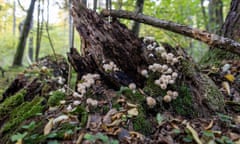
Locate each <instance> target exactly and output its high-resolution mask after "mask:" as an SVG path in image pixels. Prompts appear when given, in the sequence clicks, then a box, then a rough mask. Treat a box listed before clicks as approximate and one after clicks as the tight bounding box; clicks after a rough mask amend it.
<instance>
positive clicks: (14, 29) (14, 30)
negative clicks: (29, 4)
mask: <svg viewBox="0 0 240 144" xmlns="http://www.w3.org/2000/svg"><path fill="white" fill-rule="evenodd" d="M15 33H16V1H15V0H13V35H15Z"/></svg>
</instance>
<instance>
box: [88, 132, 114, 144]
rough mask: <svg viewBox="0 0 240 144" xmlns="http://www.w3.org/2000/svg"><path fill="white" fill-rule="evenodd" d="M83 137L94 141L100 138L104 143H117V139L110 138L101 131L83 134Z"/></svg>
mask: <svg viewBox="0 0 240 144" xmlns="http://www.w3.org/2000/svg"><path fill="white" fill-rule="evenodd" d="M84 139H86V140H88V141H90V142H93V143H95V142H96V141H97V140H100V141H101V142H103V143H104V144H118V143H119V142H118V141H117V140H113V139H110V138H109V137H108V136H106V135H104V134H103V133H97V134H96V135H92V134H88V133H87V134H85V135H84Z"/></svg>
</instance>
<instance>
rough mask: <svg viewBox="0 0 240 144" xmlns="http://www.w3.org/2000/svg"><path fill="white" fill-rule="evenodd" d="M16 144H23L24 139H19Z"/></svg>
mask: <svg viewBox="0 0 240 144" xmlns="http://www.w3.org/2000/svg"><path fill="white" fill-rule="evenodd" d="M15 144H23V139H19V140H18V141H17V142H16V143H15Z"/></svg>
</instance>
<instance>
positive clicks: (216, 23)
mask: <svg viewBox="0 0 240 144" xmlns="http://www.w3.org/2000/svg"><path fill="white" fill-rule="evenodd" d="M208 15H209V21H208V31H209V32H211V33H216V34H219V33H220V31H219V30H220V28H221V26H222V25H223V2H222V0H209V4H208Z"/></svg>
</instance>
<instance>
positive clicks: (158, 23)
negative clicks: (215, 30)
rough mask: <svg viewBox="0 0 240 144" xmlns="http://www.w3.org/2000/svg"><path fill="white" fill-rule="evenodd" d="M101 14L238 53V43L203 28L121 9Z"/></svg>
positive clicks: (239, 51)
mask: <svg viewBox="0 0 240 144" xmlns="http://www.w3.org/2000/svg"><path fill="white" fill-rule="evenodd" d="M102 15H103V16H112V17H118V18H126V19H131V20H135V21H137V22H141V23H145V24H149V25H152V26H155V27H158V28H162V29H165V30H168V31H171V32H175V33H178V34H181V35H184V36H188V37H190V38H193V39H196V40H199V41H202V42H204V43H206V44H208V45H209V46H211V47H216V48H219V49H223V50H227V51H230V52H232V53H236V54H238V55H240V43H238V42H236V41H234V40H232V39H229V38H226V37H221V36H219V35H216V34H211V33H208V32H206V31H203V30H199V29H196V28H191V27H189V26H185V25H181V24H177V23H174V22H171V21H165V20H160V19H156V18H154V17H150V16H146V15H143V14H138V13H134V12H128V11H122V10H118V11H116V10H112V11H108V10H103V11H102Z"/></svg>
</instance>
